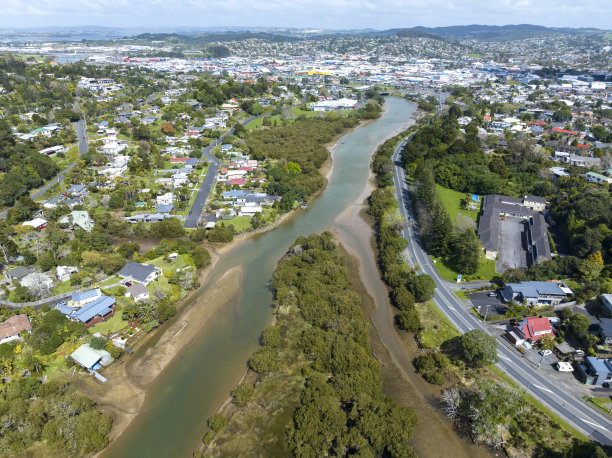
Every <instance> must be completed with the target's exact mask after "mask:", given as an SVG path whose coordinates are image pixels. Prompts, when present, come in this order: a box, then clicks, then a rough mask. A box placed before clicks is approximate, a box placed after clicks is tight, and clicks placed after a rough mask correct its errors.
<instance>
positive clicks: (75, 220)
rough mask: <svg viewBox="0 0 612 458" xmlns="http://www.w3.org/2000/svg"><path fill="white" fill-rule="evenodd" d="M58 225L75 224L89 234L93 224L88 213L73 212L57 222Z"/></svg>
mask: <svg viewBox="0 0 612 458" xmlns="http://www.w3.org/2000/svg"><path fill="white" fill-rule="evenodd" d="M59 223H60V224H76V225H77V226H79V227H80V228H81V229H83V230H85V231H87V232H90V231H91V230H92V229H93V227H94V222H93V220H92V219H91V217H90V216H89V213H87V212H86V211H82V210H74V211H72V212H70V214H68V215H66V216H64V217H63V218H62V219H60V220H59Z"/></svg>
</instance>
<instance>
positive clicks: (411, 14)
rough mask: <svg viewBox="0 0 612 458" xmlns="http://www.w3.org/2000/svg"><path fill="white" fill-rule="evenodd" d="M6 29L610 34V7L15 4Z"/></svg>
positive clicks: (594, 0)
mask: <svg viewBox="0 0 612 458" xmlns="http://www.w3.org/2000/svg"><path fill="white" fill-rule="evenodd" d="M8 3H9V4H8V5H3V14H2V17H0V27H2V28H14V27H28V26H32V27H36V26H53V25H58V26H69V25H72V26H74V25H103V26H120V27H130V26H134V27H164V26H166V27H175V26H189V27H195V26H200V27H210V26H245V27H248V26H277V27H283V26H287V27H316V28H335V29H341V28H345V29H346V28H351V29H352V28H378V29H384V28H392V27H412V26H416V25H425V26H441V25H460V24H500V25H501V24H517V23H529V24H541V25H547V26H570V27H600V28H610V26H611V24H610V19H609V18H610V17H612V3H611V2H609V1H602V0H582V1H581V2H576V1H575V0H494V1H491V0H300V1H296V0H250V1H245V0H11V1H9V2H8Z"/></svg>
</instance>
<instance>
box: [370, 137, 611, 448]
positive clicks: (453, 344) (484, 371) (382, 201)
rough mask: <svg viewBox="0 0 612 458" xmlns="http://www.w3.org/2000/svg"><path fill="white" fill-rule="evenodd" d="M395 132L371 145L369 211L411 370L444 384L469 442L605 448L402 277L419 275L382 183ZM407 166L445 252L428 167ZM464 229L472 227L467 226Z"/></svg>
mask: <svg viewBox="0 0 612 458" xmlns="http://www.w3.org/2000/svg"><path fill="white" fill-rule="evenodd" d="M405 134H406V133H404V134H403V135H405ZM403 135H400V136H398V137H396V138H393V139H390V140H389V141H388V142H386V143H385V144H383V145H382V146H381V147H380V148H379V150H378V151H377V153H376V157H375V160H374V162H373V170H374V172H375V173H376V174H377V184H378V185H379V187H378V189H376V190H375V191H374V192H373V193H372V196H371V197H370V209H369V212H370V214H372V215H373V216H374V217H375V218H376V237H377V246H378V249H379V260H380V268H381V273H382V276H383V278H384V280H385V281H386V282H387V284H388V286H389V287H390V297H391V302H392V304H393V305H394V306H395V307H396V309H397V314H396V324H397V325H398V328H400V329H401V330H403V331H401V332H404V331H405V332H409V333H411V334H413V335H414V338H415V339H416V341H417V343H418V344H419V346H420V347H421V348H422V349H423V350H424V352H423V354H421V355H420V356H419V357H417V358H416V359H415V361H414V365H415V370H416V371H417V372H418V373H419V374H421V375H422V376H423V378H424V379H425V380H427V381H428V382H429V383H432V384H435V385H440V386H442V387H443V388H444V391H443V393H442V399H441V401H442V405H443V409H444V412H445V414H446V415H447V416H448V417H449V418H451V419H452V420H453V422H454V423H455V425H456V427H457V429H458V430H459V431H461V432H463V433H464V434H465V435H466V436H468V437H470V438H471V440H473V441H474V442H476V443H482V444H485V445H487V446H490V447H491V448H494V449H503V450H504V451H505V452H506V453H508V454H509V455H510V456H574V457H579V456H606V455H605V452H604V451H603V450H602V449H601V448H600V447H598V446H596V445H595V444H593V443H591V442H589V441H587V440H586V439H585V438H584V437H583V436H581V435H579V434H578V433H576V432H575V431H574V430H573V429H572V428H571V427H569V426H568V425H566V424H565V423H563V422H562V420H560V419H559V418H557V417H554V416H551V415H549V412H547V411H546V410H545V409H544V408H543V407H542V406H541V405H540V404H538V403H537V402H534V401H532V400H531V399H530V398H528V396H527V395H525V394H524V393H522V392H521V391H520V390H519V389H518V388H516V387H514V386H512V385H509V384H508V381H507V380H505V379H504V378H503V377H501V376H499V375H498V372H497V371H495V369H494V367H493V366H491V365H492V364H493V363H494V362H495V361H496V360H497V352H496V347H497V341H496V339H495V338H494V337H492V336H489V335H487V334H485V333H484V332H482V331H480V330H473V331H470V332H469V333H466V334H465V335H463V336H462V335H461V334H460V333H459V332H458V331H457V330H456V329H455V328H454V326H453V325H452V324H451V323H450V322H449V321H448V320H447V319H446V317H444V315H443V314H442V313H441V312H440V311H439V310H438V309H437V307H436V306H435V304H434V303H432V302H431V301H427V300H424V299H427V298H428V295H421V296H420V297H419V294H418V293H417V291H418V290H417V289H415V287H414V285H413V284H411V283H410V279H411V278H419V277H425V278H427V277H426V276H424V275H416V276H411V271H410V270H409V268H408V266H407V265H406V263H405V261H404V260H403V258H402V257H401V256H400V254H401V251H402V250H403V248H405V247H406V243H407V242H406V241H405V239H403V238H401V236H400V233H399V230H400V229H401V227H402V225H403V224H405V222H404V221H402V220H401V218H400V217H399V214H398V212H397V201H396V200H395V199H394V198H393V194H392V191H391V188H390V187H388V186H390V185H391V184H392V176H391V173H392V168H391V163H390V157H391V156H392V154H393V150H394V148H395V146H396V145H397V144H398V143H399V142H400V141H401V138H402V136H403ZM411 172H412V174H413V176H415V177H417V180H416V187H415V188H416V189H415V197H417V198H418V199H422V201H423V202H422V203H421V204H420V205H421V208H420V209H419V207H417V212H420V213H421V214H422V218H423V222H424V223H426V224H427V225H428V226H427V230H426V231H424V232H423V236H424V237H423V240H424V243H426V244H427V246H428V247H429V249H433V250H434V251H438V254H444V253H446V254H447V255H448V254H451V253H453V252H454V251H456V250H457V247H455V248H452V244H453V242H454V240H453V235H452V234H453V233H452V225H451V224H450V218H449V217H448V214H447V213H446V209H445V208H444V206H443V205H442V204H441V203H440V201H439V196H438V193H437V192H436V186H435V183H434V179H433V167H432V166H431V164H428V163H427V162H425V161H417V163H416V164H414V166H413V167H412V168H411ZM468 230H469V231H471V232H473V228H472V227H467V228H466V229H465V231H466V232H467V231H468ZM470 237H471V234H470ZM474 237H475V234H474ZM465 238H466V239H467V238H468V235H465ZM475 242H478V240H477V239H476V240H475ZM474 245H476V244H475V243H474ZM474 249H476V247H474ZM478 249H479V246H478ZM453 256H457V254H453ZM427 283H428V282H427ZM432 283H433V281H432ZM434 286H435V284H434ZM431 291H432V294H431V296H429V297H432V296H433V289H432V290H431Z"/></svg>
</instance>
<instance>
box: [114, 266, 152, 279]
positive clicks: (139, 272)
mask: <svg viewBox="0 0 612 458" xmlns="http://www.w3.org/2000/svg"><path fill="white" fill-rule="evenodd" d="M153 272H155V266H152V265H150V264H139V263H137V262H128V263H126V264H125V266H123V269H121V270H120V271H119V272H118V274H117V275H119V276H120V277H123V278H127V277H131V278H132V279H134V280H136V281H138V282H140V283H144V282H145V281H146V280H147V277H148V276H149V275H151V274H152V273H153Z"/></svg>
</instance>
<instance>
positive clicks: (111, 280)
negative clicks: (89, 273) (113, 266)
mask: <svg viewBox="0 0 612 458" xmlns="http://www.w3.org/2000/svg"><path fill="white" fill-rule="evenodd" d="M120 281H121V277H120V276H118V275H113V276H112V277H111V278H109V279H108V280H106V281H104V282H102V283H100V285H99V286H100V287H101V288H103V287H104V286H108V285H113V284H115V283H117V282H120Z"/></svg>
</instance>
